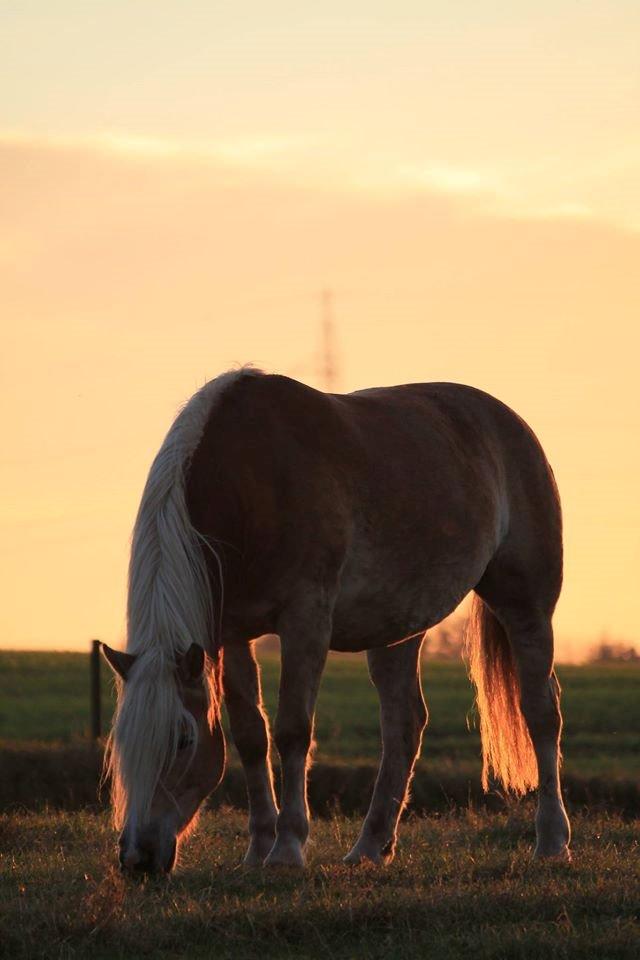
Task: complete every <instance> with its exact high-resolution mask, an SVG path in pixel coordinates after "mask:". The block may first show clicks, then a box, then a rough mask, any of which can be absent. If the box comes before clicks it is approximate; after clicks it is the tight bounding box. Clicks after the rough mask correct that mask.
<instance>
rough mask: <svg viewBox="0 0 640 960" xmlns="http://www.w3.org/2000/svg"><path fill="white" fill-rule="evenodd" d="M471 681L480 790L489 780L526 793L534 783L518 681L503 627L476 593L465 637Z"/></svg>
mask: <svg viewBox="0 0 640 960" xmlns="http://www.w3.org/2000/svg"><path fill="white" fill-rule="evenodd" d="M466 647H467V656H468V659H469V670H470V674H471V679H472V681H473V683H474V686H475V688H476V703H477V707H478V712H479V714H480V736H481V738H482V786H483V788H484V789H485V790H488V789H489V778H490V776H494V777H496V778H497V779H499V780H501V781H502V783H503V785H504V787H505V789H507V790H512V791H513V792H514V793H516V794H523V793H526V792H527V790H531V789H533V788H534V787H537V785H538V768H537V764H536V758H535V754H534V751H533V744H532V743H531V738H530V736H529V731H528V730H527V725H526V722H525V719H524V716H523V715H522V710H521V709H520V681H519V679H518V671H517V667H516V664H515V661H514V657H513V652H512V650H511V645H510V643H509V639H508V637H507V634H506V633H505V631H504V629H503V627H502V626H501V624H500V623H499V621H498V620H497V618H496V617H495V615H494V614H493V613H492V611H491V610H490V609H489V607H488V606H487V605H486V603H484V601H483V600H481V599H480V597H478V596H477V595H476V596H475V597H474V599H473V605H472V609H471V615H470V617H469V624H468V627H467V635H466Z"/></svg>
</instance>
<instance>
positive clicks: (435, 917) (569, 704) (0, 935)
mask: <svg viewBox="0 0 640 960" xmlns="http://www.w3.org/2000/svg"><path fill="white" fill-rule="evenodd" d="M261 659H262V663H263V676H264V687H265V699H266V701H267V705H268V708H269V711H270V713H271V716H273V715H274V709H275V700H276V693H277V683H278V658H277V656H276V655H275V654H274V653H272V652H268V653H263V654H262V657H261ZM87 660H88V658H87V657H86V656H84V655H78V654H41V653H11V652H4V653H2V654H0V762H1V763H2V774H3V776H2V778H0V801H1V807H2V810H3V811H4V812H2V813H0V873H1V876H0V884H1V887H0V954H3V955H6V956H7V957H11V958H27V957H29V958H45V957H47V958H48V957H52V958H53V957H56V958H74V957H85V956H91V957H92V960H101V958H105V960H106V958H119V957H123V958H124V957H133V956H136V957H138V956H153V957H160V958H162V957H185V958H186V957H189V958H196V960H197V958H200V957H209V956H215V957H216V958H226V957H229V958H231V957H233V958H234V960H235V958H243V960H244V958H247V960H251V958H254V957H255V958H260V960H267V958H272V957H273V958H276V957H277V958H281V957H295V958H307V957H308V958H311V957H314V958H315V957H334V958H340V960H342V958H351V957H354V958H371V960H373V958H382V957H391V956H394V957H395V956H397V957H403V958H404V957H407V958H418V957H421V958H431V957H433V958H436V957H437V958H441V957H447V958H458V957H460V958H462V957H464V958H476V957H477V958H483V960H484V958H496V960H497V958H507V957H524V958H537V957H547V956H554V957H563V958H578V957H580V958H583V957H584V958H592V957H593V958H598V960H601V958H606V960H615V958H631V957H636V956H638V955H639V953H640V931H639V902H640V898H639V896H638V870H639V867H640V846H639V840H640V833H639V831H638V826H637V819H636V818H637V816H638V813H639V812H640V808H639V807H638V780H639V779H640V749H639V748H640V670H638V669H637V668H634V667H633V666H626V665H620V666H616V665H611V666H607V667H604V666H583V667H575V666H571V667H569V666H567V667H562V666H561V667H560V668H559V675H560V680H561V683H562V685H563V705H564V713H565V736H564V753H565V766H564V771H565V780H566V784H567V790H566V793H567V797H568V803H569V809H570V813H571V815H572V821H573V828H574V841H573V853H574V862H573V864H571V865H565V864H539V863H533V862H532V861H531V850H532V845H533V839H534V838H533V824H532V815H533V808H532V803H531V801H530V800H525V801H523V802H519V803H515V802H507V803H505V802H504V801H502V800H501V799H500V798H499V797H498V796H497V795H492V796H491V797H490V798H489V807H488V808H486V807H485V806H484V801H482V800H481V796H480V793H479V773H480V761H479V739H478V735H477V732H476V731H475V729H474V728H473V710H472V691H471V688H470V686H469V682H468V680H467V677H466V674H465V670H464V667H463V666H462V665H461V664H458V663H442V662H432V661H430V660H429V659H428V658H427V659H426V660H425V662H424V664H423V683H424V688H425V695H426V698H427V702H428V705H429V709H430V713H431V719H430V724H429V727H428V728H427V732H426V735H425V740H424V744H423V751H422V759H421V760H420V762H419V765H418V770H417V774H416V779H415V785H414V797H415V798H416V803H415V808H416V809H419V810H420V811H421V812H422V813H425V814H426V815H425V816H417V815H416V814H415V813H410V814H409V815H408V817H407V818H406V820H405V822H404V824H403V825H402V827H401V831H400V843H399V849H398V855H397V858H396V861H395V862H394V863H393V864H392V865H390V866H389V867H386V868H383V869H382V870H375V869H373V868H368V867H364V868H356V869H349V868H347V867H345V866H343V865H342V864H341V857H342V856H343V855H344V854H345V853H346V851H347V850H348V848H349V846H350V843H351V841H352V840H353V838H354V837H355V835H356V834H357V831H358V827H359V822H360V820H359V817H360V814H361V812H362V810H363V809H364V808H365V807H366V804H367V802H368V799H369V794H370V788H371V784H372V781H373V777H374V775H375V766H376V763H377V758H378V749H379V748H378V743H379V741H378V729H377V722H378V719H377V702H376V695H375V691H374V689H373V687H372V686H371V684H370V683H369V680H368V677H367V673H366V667H365V664H364V660H363V658H361V657H354V656H347V657H345V656H339V655H335V656H332V657H331V659H330V662H329V665H328V667H327V671H326V674H325V678H324V681H323V685H322V690H321V694H320V699H319V705H318V723H317V731H316V735H317V741H318V746H317V750H316V768H315V772H314V774H313V775H312V781H311V800H312V805H313V806H314V807H315V809H316V811H317V812H318V811H319V812H322V813H324V814H325V815H324V816H322V817H316V819H315V820H314V823H313V827H312V842H311V846H310V849H309V867H308V870H307V872H306V873H305V875H304V876H302V877H301V876H298V875H295V874H291V873H287V872H284V873H278V874H276V875H271V874H269V875H267V874H265V873H263V872H262V871H249V872H245V871H243V870H241V869H239V867H238V865H239V863H240V860H241V858H242V854H243V852H244V847H245V843H246V837H245V829H246V823H245V819H246V815H245V814H244V813H243V812H241V811H239V810H237V809H232V808H230V807H223V808H219V809H216V810H209V811H207V812H205V813H204V814H203V816H202V818H201V824H200V827H199V829H198V832H197V833H196V834H195V835H194V837H193V838H192V840H191V841H190V842H189V843H188V844H187V845H186V846H185V847H184V849H183V852H182V855H181V861H180V866H179V869H178V871H177V873H176V875H175V876H174V877H173V878H172V880H171V881H170V882H168V883H162V882H157V881H154V882H149V883H146V884H144V885H142V886H139V885H133V884H131V883H125V881H124V880H123V879H122V878H121V877H120V876H119V874H118V873H117V872H116V870H115V868H114V863H115V847H114V840H115V838H114V834H113V831H112V829H111V826H110V823H109V819H108V815H107V813H106V812H105V811H104V810H101V809H100V807H99V806H98V805H97V803H96V799H97V792H96V771H97V768H98V766H99V759H100V751H99V750H98V751H96V750H94V749H93V748H92V747H91V746H90V745H89V744H88V743H87V740H86V735H87V730H88V718H89V697H88V690H89V676H88V662H87ZM103 687H104V700H103V708H104V712H105V714H107V715H108V712H109V704H110V703H111V680H110V678H109V677H108V676H107V670H106V669H104V670H103ZM467 721H469V726H470V729H468V727H467ZM87 757H89V758H93V759H92V760H91V759H90V760H89V761H88V760H87V759H86V758H87ZM229 760H230V769H229V772H228V774H227V778H226V784H227V785H226V786H225V785H224V784H223V787H222V788H221V791H220V798H221V799H222V800H223V801H224V802H227V803H228V802H229V800H230V799H231V800H233V801H234V803H236V798H237V805H240V804H242V802H243V788H242V784H241V780H240V776H239V770H238V764H237V759H236V756H235V752H234V751H233V749H231V750H230V753H229ZM83 764H84V766H83ZM79 768H80V772H79ZM82 770H84V773H82ZM81 776H85V777H86V778H88V779H87V783H86V784H85V789H84V792H83V791H81V790H79V787H78V783H79V778H80V777H81ZM92 778H93V779H92ZM25 783H26V784H28V790H27V789H25V790H24V791H23V792H21V784H22V785H23V786H24V784H25ZM234 784H235V787H234V786H233V785H234ZM38 785H41V787H40V789H41V796H40V799H39V797H38V789H39V786H38ZM45 786H46V789H45ZM225 791H226V792H225ZM234 791H235V792H234ZM27 794H28V797H29V800H28V802H27V799H26V796H27ZM34 794H35V796H34ZM43 798H44V799H47V801H48V803H49V808H48V809H46V808H44V807H43V804H42V802H41V801H42V799H43ZM87 800H88V801H89V802H88V805H87V806H84V807H83V804H84V803H85V801H87ZM62 808H66V809H62ZM341 810H342V811H345V810H346V811H348V812H349V813H352V814H354V815H353V816H349V817H345V816H344V815H343V812H341ZM356 814H357V815H356Z"/></svg>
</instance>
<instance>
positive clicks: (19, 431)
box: [0, 0, 640, 658]
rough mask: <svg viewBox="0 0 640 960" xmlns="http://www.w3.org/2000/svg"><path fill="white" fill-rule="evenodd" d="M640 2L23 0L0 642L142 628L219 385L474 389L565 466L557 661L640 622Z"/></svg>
mask: <svg viewBox="0 0 640 960" xmlns="http://www.w3.org/2000/svg"><path fill="white" fill-rule="evenodd" d="M639 36H640V4H638V3H637V0H616V3H611V0H608V2H600V0H599V2H595V0H582V2H577V0H574V2H569V0H553V2H550V0H536V2H533V0H515V2H512V3H510V4H507V3H499V2H497V0H455V2H450V3H445V2H442V0H440V2H437V3H436V2H429V0H419V2H418V0H416V2H411V3H410V2H406V0H405V2H403V0H396V2H394V3H390V2H386V3H377V2H375V0H367V2H366V3H365V2H360V0H358V2H348V3H345V0H341V2H340V3H338V2H336V0H324V2H323V3H322V4H310V3H300V2H299V0H298V2H296V3H294V2H280V3H275V2H274V3H265V2H257V0H254V2H242V0H237V2H234V3H224V4H223V3H213V2H211V0H208V2H194V0H185V2H183V3H178V2H177V0H173V2H162V0H153V2H151V0H127V2H119V0H110V2H109V3H98V2H87V0H77V2H68V0H59V2H57V3H51V2H30V0H22V2H20V3H8V2H4V3H0V211H1V214H0V317H1V319H2V340H3V349H2V351H1V353H0V363H1V378H2V379H1V389H2V410H3V431H2V432H3V440H4V442H3V449H2V452H1V453H0V459H1V460H2V487H3V495H2V498H1V501H0V525H1V537H2V545H1V548H0V549H1V571H0V578H1V582H2V585H3V600H2V605H1V608H0V646H3V647H11V648H16V647H28V648H43V647H55V648H67V649H84V648H85V647H86V645H87V643H88V640H89V639H90V638H91V637H94V636H95V637H99V638H101V639H103V640H106V641H108V642H109V643H113V644H114V645H120V644H122V643H123V640H124V599H125V578H126V565H127V557H128V546H129V535H130V530H131V526H132V523H133V519H134V515H135V511H136V508H137V504H138V501H139V498H140V494H141V489H142V485H143V483H144V479H145V476H146V472H147V470H148V467H149V465H150V462H151V459H152V457H153V455H154V453H155V451H156V450H157V448H158V446H159V444H160V443H161V441H162V438H163V436H164V434H165V432H166V430H167V429H168V426H169V424H170V422H171V419H172V417H173V415H174V414H175V412H176V410H177V408H178V406H179V405H180V404H181V403H182V402H183V401H184V400H185V399H187V398H188V397H189V396H190V395H191V393H193V391H194V390H195V389H196V388H197V387H198V386H200V385H201V384H202V383H203V382H204V381H205V379H208V378H210V377H213V376H215V375H216V374H218V373H219V372H221V371H223V370H225V369H227V368H229V367H230V366H232V365H234V364H237V363H245V362H253V363H255V364H257V365H259V366H262V367H263V368H264V369H267V370H269V371H277V372H281V373H286V374H289V375H291V376H295V377H298V378H299V379H302V380H305V381H306V382H308V383H311V384H314V385H317V386H319V385H321V383H322V381H321V377H320V367H319V348H320V329H319V319H320V291H321V290H322V289H323V288H325V287H329V288H331V289H332V290H333V292H334V310H335V321H336V341H337V348H338V361H339V379H340V388H341V389H343V390H353V389H357V388H360V387H365V386H371V385H375V384H391V383H400V382H410V381H423V380H454V381H460V382H466V383H471V384H474V385H476V386H478V387H481V388H483V389H485V390H488V391H489V392H491V393H494V394H495V395H497V396H499V397H500V398H501V399H502V400H504V401H505V402H507V403H508V404H510V405H511V406H513V407H514V408H515V409H516V410H517V411H518V412H519V413H520V414H521V415H522V416H523V417H524V418H525V419H526V420H527V421H528V422H529V423H530V424H531V426H532V427H533V428H534V430H535V431H536V432H537V434H538V436H539V437H540V439H541V441H542V443H543V445H544V447H545V449H546V451H547V454H548V456H549V459H550V461H551V463H552V465H553V467H554V470H555V472H556V476H557V479H558V483H559V486H560V491H561V494H562V497H563V504H564V513H565V524H566V576H565V588H564V592H563V596H562V599H561V602H560V604H559V607H558V611H557V616H556V632H557V637H558V648H559V652H560V655H561V657H562V656H564V657H572V658H579V657H580V656H581V655H582V654H583V653H584V651H585V650H586V649H587V648H588V647H589V645H591V644H592V643H593V642H594V641H595V640H596V639H597V638H598V637H600V636H601V635H602V634H603V633H605V632H606V633H607V634H608V635H609V636H610V637H612V638H614V639H620V640H623V639H624V640H626V641H628V642H629V643H631V642H636V643H637V642H639V641H640V599H639V597H640V591H639V588H638V570H639V567H640V498H639V497H638V489H640V443H639V439H638V438H639V432H640V394H639V381H640V333H639V320H640V55H639V47H638V37H639Z"/></svg>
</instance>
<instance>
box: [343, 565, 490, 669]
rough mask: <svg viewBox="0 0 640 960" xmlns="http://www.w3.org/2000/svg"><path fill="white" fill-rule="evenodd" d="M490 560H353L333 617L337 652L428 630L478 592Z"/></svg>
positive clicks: (384, 644) (392, 641)
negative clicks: (475, 590)
mask: <svg viewBox="0 0 640 960" xmlns="http://www.w3.org/2000/svg"><path fill="white" fill-rule="evenodd" d="M487 562H488V558H484V557H476V558H475V559H474V557H473V556H471V557H470V556H469V555H467V556H465V557H464V559H461V560H460V561H456V560H451V559H446V558H442V559H440V560H437V559H436V560H434V559H433V558H429V557H428V556H417V557H415V558H414V559H413V562H410V558H408V557H404V558H403V562H401V563H396V564H390V562H389V557H386V558H385V559H384V560H382V559H381V561H380V563H376V562H372V561H371V557H366V556H360V558H358V557H352V558H351V559H350V561H349V562H348V563H347V565H346V566H345V569H344V571H343V575H342V578H341V582H340V590H339V593H338V597H337V600H336V604H335V608H334V614H333V631H332V639H331V648H332V649H333V650H341V651H358V650H370V649H372V648H374V647H382V646H389V645H390V644H392V643H397V642H398V641H400V640H403V639H405V638H406V637H409V636H412V635H413V634H416V633H419V632H421V631H423V630H427V629H428V628H429V627H432V626H433V625H434V624H436V623H439V622H440V620H442V619H443V618H444V617H446V616H447V615H448V614H449V613H451V612H452V610H454V609H455V608H456V606H457V605H458V604H459V603H460V601H461V600H462V599H463V597H465V596H466V594H467V593H468V592H469V591H470V590H472V589H473V587H474V586H475V585H476V583H477V582H478V580H479V579H480V577H481V576H482V572H483V571H484V569H485V567H486V564H487Z"/></svg>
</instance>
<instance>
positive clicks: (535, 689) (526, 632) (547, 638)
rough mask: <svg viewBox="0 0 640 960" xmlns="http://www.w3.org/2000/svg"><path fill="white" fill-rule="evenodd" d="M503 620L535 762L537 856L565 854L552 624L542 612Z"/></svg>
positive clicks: (566, 836) (566, 834)
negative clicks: (536, 782)
mask: <svg viewBox="0 0 640 960" xmlns="http://www.w3.org/2000/svg"><path fill="white" fill-rule="evenodd" d="M503 623H504V625H505V629H506V631H507V636H508V637H509V641H510V643H511V649H512V651H513V655H514V657H515V661H516V665H517V668H518V676H519V679H520V706H521V709H522V713H523V715H524V718H525V721H526V724H527V728H528V730H529V735H530V737H531V742H532V744H533V749H534V752H535V755H536V761H537V764H538V810H537V814H536V841H537V842H536V850H535V853H536V856H537V857H558V856H559V857H565V858H567V859H568V858H569V839H570V828H569V819H568V817H567V814H566V811H565V808H564V804H563V802H562V793H561V790H560V734H561V732H562V714H561V712H560V686H559V684H558V681H557V679H556V675H555V673H554V671H553V628H552V626H551V621H550V620H549V619H548V618H546V617H543V616H541V615H540V613H523V612H522V611H516V612H514V611H509V612H507V613H505V614H504V615H503Z"/></svg>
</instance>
